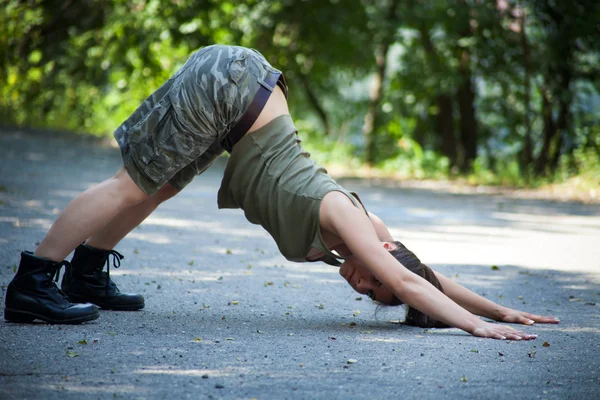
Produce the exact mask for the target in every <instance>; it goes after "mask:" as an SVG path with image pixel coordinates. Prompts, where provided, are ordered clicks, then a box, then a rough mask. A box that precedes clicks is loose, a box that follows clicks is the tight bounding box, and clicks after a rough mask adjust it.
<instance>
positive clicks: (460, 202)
mask: <svg viewBox="0 0 600 400" xmlns="http://www.w3.org/2000/svg"><path fill="white" fill-rule="evenodd" d="M223 164H224V161H220V162H219V163H217V165H215V166H214V167H213V168H211V169H210V170H209V171H208V172H207V173H206V174H205V175H203V176H202V177H199V178H198V179H196V180H195V181H194V182H193V183H192V184H191V185H190V187H188V188H187V189H186V190H185V191H184V192H183V193H181V194H180V195H179V196H177V197H176V198H174V199H172V200H171V201H169V202H167V203H165V204H163V205H162V206H161V207H160V208H159V209H158V210H157V211H156V213H155V214H154V215H153V216H152V217H151V218H149V219H148V220H147V221H146V222H144V223H143V224H142V225H141V226H140V227H139V228H138V229H136V230H134V232H133V233H132V234H131V235H130V236H129V237H128V238H126V239H125V240H124V241H123V242H122V243H121V244H120V245H119V246H118V248H117V249H118V250H119V251H120V252H122V253H123V254H124V255H125V257H126V258H125V260H124V262H123V266H122V267H121V268H120V269H119V270H115V269H112V270H111V274H112V275H113V277H114V278H115V279H116V281H117V282H118V283H119V284H120V286H121V288H122V289H123V290H125V291H140V292H142V293H143V294H144V296H145V297H146V308H145V309H144V310H143V311H141V312H129V313H128V312H105V311H103V312H101V317H100V319H98V320H97V321H94V322H91V323H87V324H84V325H80V326H52V325H46V324H42V323H39V324H11V323H6V322H4V321H2V322H0V398H2V399H12V398H14V399H22V398H31V399H80V398H101V399H104V398H115V397H116V398H140V399H163V398H171V399H179V398H194V399H196V398H200V399H251V398H257V399H363V398H367V399H397V398H402V399H444V398H467V399H480V398H486V399H500V398H502V399H506V398H519V399H538V398H539V399H564V398H573V399H593V398H599V397H600V285H599V283H600V207H599V206H597V205H596V206H593V205H580V204H573V203H571V204H567V203H552V202H541V201H534V200H518V199H508V198H503V197H499V196H478V195H453V194H448V193H443V192H438V191H431V190H422V189H421V190H419V189H406V188H402V187H397V186H394V185H389V186H386V185H377V186H374V185H370V184H369V182H367V181H359V180H355V181H344V182H343V184H344V185H345V186H347V187H348V188H349V189H352V190H356V191H358V192H359V193H360V194H361V197H362V199H363V201H364V203H365V204H366V206H367V208H368V209H369V210H371V211H373V212H375V213H376V214H378V215H379V216H380V217H382V219H383V220H384V221H386V223H388V225H389V226H390V227H391V230H392V233H393V234H394V235H395V236H396V237H397V238H398V239H400V240H402V241H403V242H404V243H405V244H406V245H407V246H408V247H409V248H411V249H412V250H413V251H415V252H416V253H417V254H418V255H419V256H420V258H421V259H422V260H423V261H424V262H426V263H427V264H429V265H430V266H432V267H433V268H435V269H439V270H440V271H441V272H443V273H445V274H447V275H448V276H452V277H454V278H455V279H456V280H457V281H458V282H460V283H461V284H464V285H467V286H468V287H470V288H471V289H473V290H475V291H477V292H478V293H480V294H483V295H485V296H486V297H488V298H490V299H492V300H494V301H498V302H501V303H503V304H505V305H508V306H511V307H516V308H522V309H525V310H528V311H532V312H536V313H542V314H551V315H556V316H558V317H560V318H561V320H562V323H561V324H560V325H558V326H542V325H540V326H534V327H530V328H529V327H527V328H525V329H526V330H528V331H531V332H535V333H537V334H538V335H539V338H538V339H537V340H535V341H531V342H503V341H495V340H490V339H480V338H475V337H471V336H469V335H467V334H465V333H464V332H462V331H459V330H456V329H447V330H424V329H419V328H414V327H408V326H404V325H399V324H397V323H391V322H390V321H394V320H398V319H401V318H402V309H401V308H396V307H390V308H384V309H380V310H378V309H377V307H376V305H374V304H373V303H372V302H371V301H370V300H368V299H367V298H366V297H365V296H359V295H357V294H356V293H355V292H353V291H352V289H351V288H350V287H349V286H348V285H347V284H346V283H345V281H344V280H343V279H342V278H341V277H340V276H339V275H338V272H337V269H335V268H332V267H329V266H327V265H324V264H319V263H314V264H294V263H290V262H287V261H286V260H285V259H284V258H283V257H282V256H280V255H279V254H278V252H277V248H276V246H275V244H274V242H273V241H272V239H270V237H269V236H268V235H267V234H266V233H265V232H263V231H262V229H261V228H260V227H257V226H253V225H250V224H248V223H247V222H246V221H245V219H244V218H243V214H242V213H241V212H240V211H239V210H226V211H218V210H217V207H216V191H217V189H218V187H219V182H220V177H221V174H222V170H223ZM119 165H120V158H119V154H118V151H117V150H116V149H112V148H107V147H101V146H97V145H94V144H93V143H92V142H90V141H86V140H79V139H78V140H73V139H72V138H68V137H62V138H54V139H50V138H48V137H47V136H44V135H42V134H32V133H19V132H16V131H5V132H3V133H0V256H1V261H0V286H1V288H2V290H1V295H2V300H0V305H2V306H3V301H4V300H3V298H4V293H5V291H6V285H7V284H8V282H9V281H10V279H11V278H12V276H13V268H14V266H15V264H17V263H18V260H19V252H20V251H21V250H23V249H29V250H33V249H34V248H35V246H36V243H37V242H39V241H40V240H41V239H42V238H43V236H44V234H45V232H46V231H47V230H48V228H49V227H50V225H51V223H52V221H53V220H54V219H55V218H56V216H57V214H58V212H59V210H62V209H63V207H64V206H65V205H66V204H67V203H68V201H70V200H71V199H72V198H73V197H74V196H76V195H77V194H78V193H80V192H81V191H83V190H85V189H86V188H88V187H90V186H92V185H94V184H96V183H98V182H100V181H102V180H103V179H105V178H106V177H109V176H110V175H111V174H112V173H113V172H114V171H115V170H116V169H117V168H118V166H119ZM494 265H495V266H497V269H496V268H494V269H492V266H494ZM84 341H85V342H84ZM82 343H87V344H82ZM546 344H547V346H546ZM350 359H354V360H356V362H355V363H350V364H349V363H348V360H350Z"/></svg>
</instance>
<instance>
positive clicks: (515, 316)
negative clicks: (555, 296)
mask: <svg viewBox="0 0 600 400" xmlns="http://www.w3.org/2000/svg"><path fill="white" fill-rule="evenodd" d="M497 320H498V321H500V322H511V323H515V324H523V325H533V324H534V323H535V322H538V323H540V324H558V323H559V322H560V320H559V319H557V318H554V317H545V316H543V315H536V314H529V313H526V312H524V311H519V310H513V309H510V308H508V309H506V310H505V311H504V312H502V313H501V315H500V318H497Z"/></svg>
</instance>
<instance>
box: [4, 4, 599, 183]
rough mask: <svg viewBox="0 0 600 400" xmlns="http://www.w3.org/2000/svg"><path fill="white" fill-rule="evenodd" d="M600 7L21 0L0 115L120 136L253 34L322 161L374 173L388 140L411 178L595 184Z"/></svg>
mask: <svg viewBox="0 0 600 400" xmlns="http://www.w3.org/2000/svg"><path fill="white" fill-rule="evenodd" d="M599 18H600V3H599V2H597V1H594V0H574V1H571V2H551V1H547V0H518V1H517V0H506V1H473V0H456V1H452V2H447V1H443V0H411V1H408V2H405V1H401V0H355V1H353V2H351V6H349V5H348V4H347V3H346V2H342V1H340V0H302V1H301V0H261V1H258V0H250V1H245V2H237V1H232V0H202V1H184V0H164V1H163V0H115V1H112V2H107V1H104V0H80V1H64V0H29V1H22V0H5V1H4V2H3V10H2V13H0V53H2V54H3V57H2V59H0V82H2V83H1V85H0V123H3V124H13V125H27V126H37V127H48V128H57V129H68V130H73V131H77V132H82V133H88V134H96V135H110V133H111V132H112V131H113V130H114V129H115V128H116V127H117V126H119V124H120V123H121V122H122V121H123V120H124V119H125V118H127V117H128V116H129V114H130V113H131V112H133V111H134V110H135V108H136V107H137V106H138V105H139V104H140V102H141V101H142V100H143V99H144V98H145V97H146V96H148V95H149V94H150V93H152V91H154V90H155V89H156V88H158V87H159V86H160V85H161V84H162V83H163V82H164V81H165V80H166V79H168V77H169V76H171V75H172V74H173V73H174V72H175V71H176V70H177V69H178V68H179V66H181V65H182V63H183V62H184V61H185V60H186V59H187V58H188V57H189V55H190V53H191V52H193V51H194V50H196V49H198V48H201V47H203V46H206V45H209V44H213V43H225V44H240V45H244V46H248V47H254V48H257V49H259V50H260V51H261V52H262V53H263V54H264V55H265V56H266V57H267V59H268V60H270V62H271V63H272V64H273V65H274V66H276V67H278V68H280V69H282V70H283V71H284V72H285V74H286V77H287V79H288V83H289V84H290V88H291V91H290V99H289V101H290V108H291V109H292V112H293V114H294V117H295V119H296V122H297V125H298V127H299V128H300V131H301V135H302V137H303V138H304V143H303V144H304V146H305V147H306V148H307V149H309V151H311V152H312V153H313V156H314V157H315V158H316V159H317V160H318V161H319V162H321V163H328V164H338V165H344V164H346V165H347V168H348V169H349V170H352V169H358V168H360V166H361V165H362V162H363V161H364V160H365V155H366V154H367V153H368V151H365V150H367V149H366V148H367V147H369V146H371V145H372V146H373V149H374V153H373V154H372V155H373V160H372V161H374V162H375V164H374V165H375V166H376V167H377V168H380V169H381V170H382V172H383V173H390V174H394V175H398V176H411V177H417V178H440V177H449V176H450V177H453V176H455V175H456V174H458V173H464V174H465V175H466V176H467V177H468V179H469V180H470V181H472V182H479V183H486V184H509V185H515V186H521V185H540V184H543V183H544V182H550V181H556V180H559V181H564V180H569V179H571V177H573V176H574V175H577V174H579V175H580V176H581V177H582V179H583V180H584V181H585V182H589V185H590V186H592V185H594V184H597V182H598V179H597V176H598V174H599V169H598V168H599V167H598V159H599V158H600V129H599V128H598V127H599V126H600V122H599V121H600V93H599V92H598V89H597V88H598V87H600V85H599V84H600V82H599V81H600V32H599V31H598V25H597V21H598V19H599ZM378 79H379V80H380V81H381V83H382V85H381V88H380V90H379V91H376V90H373V88H374V87H375V86H374V85H373V83H374V82H377V81H378ZM365 116H368V117H372V122H373V126H372V132H371V133H369V134H368V135H367V134H366V132H368V131H369V129H366V128H365V127H366V126H367V124H365ZM365 129H366V130H365ZM584 177H585V179H584Z"/></svg>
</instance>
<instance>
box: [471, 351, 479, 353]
mask: <svg viewBox="0 0 600 400" xmlns="http://www.w3.org/2000/svg"><path fill="white" fill-rule="evenodd" d="M471 353H479V350H471Z"/></svg>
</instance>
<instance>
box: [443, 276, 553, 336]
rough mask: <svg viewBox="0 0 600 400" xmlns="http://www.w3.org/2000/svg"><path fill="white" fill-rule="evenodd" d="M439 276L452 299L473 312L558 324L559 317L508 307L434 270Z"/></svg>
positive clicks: (503, 319) (505, 319) (527, 322)
mask: <svg viewBox="0 0 600 400" xmlns="http://www.w3.org/2000/svg"><path fill="white" fill-rule="evenodd" d="M433 272H434V273H435V276H436V277H437V278H438V280H439V281H440V283H441V284H442V287H443V288H444V292H445V293H446V295H447V296H448V297H450V298H451V299H452V300H454V301H455V302H457V303H458V304H460V305H461V306H462V307H464V308H465V309H467V310H469V311H470V312H472V313H473V314H476V315H481V316H482V317H486V318H490V319H493V320H496V321H501V322H516V323H520V324H525V325H532V324H533V323H534V322H540V323H548V324H557V323H558V322H559V320H558V319H556V318H553V317H544V316H542V315H536V314H529V313H526V312H523V311H518V310H513V309H511V308H508V307H504V306H501V305H499V304H496V303H494V302H493V301H491V300H488V299H486V298H485V297H482V296H479V295H478V294H476V293H474V292H472V291H470V290H469V289H467V288H465V287H464V286H461V285H459V284H458V283H456V282H454V281H453V280H452V279H448V278H447V277H445V276H444V275H442V274H441V273H439V272H437V271H433Z"/></svg>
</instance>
